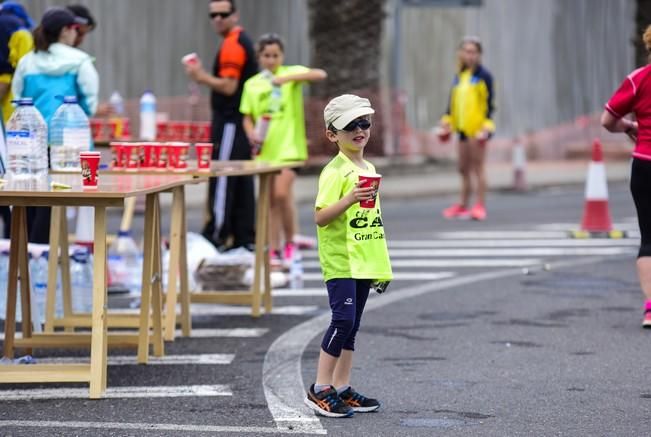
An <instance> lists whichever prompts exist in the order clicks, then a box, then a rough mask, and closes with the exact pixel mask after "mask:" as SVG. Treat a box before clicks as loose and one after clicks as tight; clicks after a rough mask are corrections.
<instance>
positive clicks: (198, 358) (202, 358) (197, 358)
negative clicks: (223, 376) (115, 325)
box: [36, 354, 235, 366]
mask: <svg viewBox="0 0 651 437" xmlns="http://www.w3.org/2000/svg"><path fill="white" fill-rule="evenodd" d="M137 358H138V357H136V356H135V355H121V356H111V355H109V357H108V365H109V366H131V365H138V360H137ZM234 359H235V354H198V355H165V356H163V357H154V356H151V357H149V360H148V361H147V364H148V365H151V366H159V365H176V364H202V365H209V364H210V365H213V364H215V365H219V364H231V363H232V362H233V360H234ZM89 360H90V359H89V358H88V357H54V358H36V362H37V363H38V364H67V363H84V362H89Z"/></svg>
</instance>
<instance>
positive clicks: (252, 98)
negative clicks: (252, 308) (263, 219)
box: [240, 34, 327, 268]
mask: <svg viewBox="0 0 651 437" xmlns="http://www.w3.org/2000/svg"><path fill="white" fill-rule="evenodd" d="M256 50H257V54H258V62H259V63H260V67H261V69H262V71H261V72H260V73H258V74H256V75H255V76H253V77H251V78H250V79H249V80H247V81H246V83H245V84H244V90H243V91H242V101H241V102H240V112H241V113H242V114H243V115H244V120H243V125H244V131H245V132H246V135H247V136H248V137H249V142H250V143H251V144H252V146H253V147H254V148H255V149H257V150H259V155H258V156H257V159H259V160H261V161H266V162H277V163H282V162H291V161H305V160H306V159H307V140H306V137H305V116H304V111H303V86H304V85H305V83H307V82H316V81H320V80H324V79H325V78H326V77H327V74H326V72H325V71H323V70H320V69H314V68H312V69H311V68H308V67H304V66H302V65H283V62H284V44H283V41H282V39H281V38H280V37H279V36H278V35H276V34H266V35H263V36H261V37H260V39H259V40H258V44H257V48H256ZM263 123H264V124H267V126H266V128H265V129H261V124H263ZM262 130H265V131H266V132H262ZM263 134H264V138H262V135H263ZM295 179H296V171H295V170H283V171H282V172H281V173H280V174H279V175H278V176H275V177H274V179H273V184H272V199H271V235H270V236H271V261H272V263H273V264H274V265H276V266H277V265H280V264H282V265H284V267H285V268H289V264H291V261H292V259H293V258H294V253H295V251H296V250H297V248H296V245H295V244H294V241H293V238H294V235H295V233H296V207H295V205H294V196H293V186H294V180H295ZM283 235H284V240H285V241H284V250H283V253H282V254H281V253H280V249H281V246H282V243H281V242H282V236H283Z"/></svg>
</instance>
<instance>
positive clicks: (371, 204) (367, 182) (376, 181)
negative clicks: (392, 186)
mask: <svg viewBox="0 0 651 437" xmlns="http://www.w3.org/2000/svg"><path fill="white" fill-rule="evenodd" d="M359 180H360V182H361V181H363V182H362V184H361V185H360V187H361V188H366V187H373V188H375V195H374V196H373V197H372V198H371V199H368V200H360V202H359V206H360V208H369V209H372V208H375V201H376V200H377V193H378V190H379V189H380V181H381V180H382V175H380V174H373V175H366V174H361V175H359Z"/></svg>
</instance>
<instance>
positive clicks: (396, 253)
mask: <svg viewBox="0 0 651 437" xmlns="http://www.w3.org/2000/svg"><path fill="white" fill-rule="evenodd" d="M637 245H639V244H636V246H637ZM626 253H637V248H633V247H531V248H529V247H511V248H503V247H496V248H466V249H457V248H445V249H389V256H390V257H391V258H392V259H395V258H411V257H425V258H426V257H464V258H465V257H481V256H484V257H493V258H498V257H506V256H591V255H599V256H600V255H622V254H626Z"/></svg>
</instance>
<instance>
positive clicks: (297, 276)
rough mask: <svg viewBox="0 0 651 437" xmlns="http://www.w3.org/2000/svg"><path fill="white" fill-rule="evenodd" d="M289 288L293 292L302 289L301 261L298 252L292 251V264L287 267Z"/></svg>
mask: <svg viewBox="0 0 651 437" xmlns="http://www.w3.org/2000/svg"><path fill="white" fill-rule="evenodd" d="M289 286H290V288H292V289H294V290H296V289H301V288H303V259H302V258H301V253H300V252H299V251H298V250H295V251H294V256H293V257H292V263H291V265H290V266H289Z"/></svg>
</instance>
